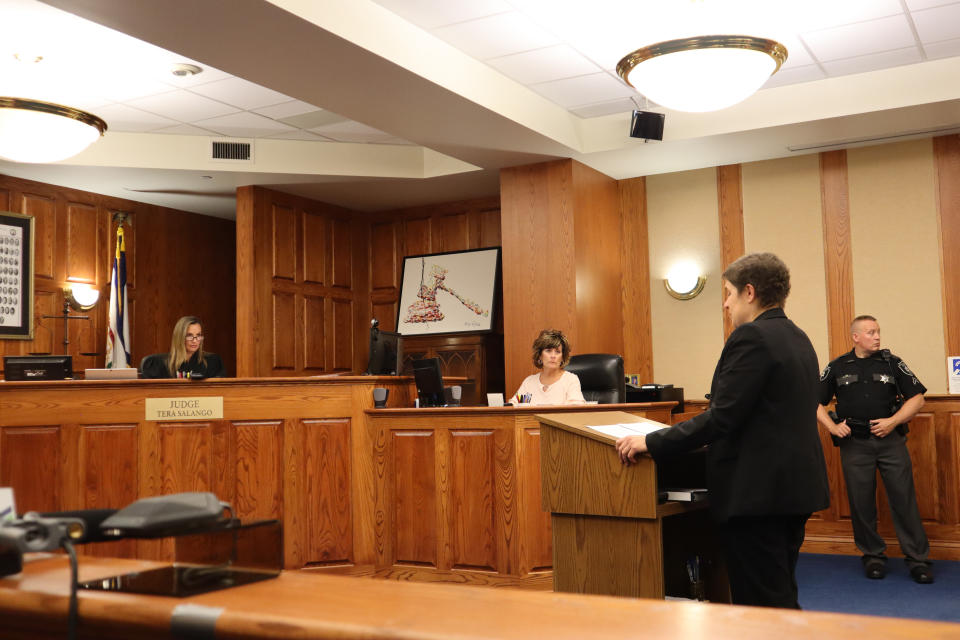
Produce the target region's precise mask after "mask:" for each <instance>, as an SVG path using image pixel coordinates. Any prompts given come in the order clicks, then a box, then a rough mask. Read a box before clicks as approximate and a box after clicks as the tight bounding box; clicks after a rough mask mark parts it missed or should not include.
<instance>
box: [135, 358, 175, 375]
mask: <svg viewBox="0 0 960 640" xmlns="http://www.w3.org/2000/svg"><path fill="white" fill-rule="evenodd" d="M167 355H169V354H166V353H151V354H150V355H149V356H144V357H143V360H141V361H140V377H141V378H169V377H170V374H169V373H168V372H167Z"/></svg>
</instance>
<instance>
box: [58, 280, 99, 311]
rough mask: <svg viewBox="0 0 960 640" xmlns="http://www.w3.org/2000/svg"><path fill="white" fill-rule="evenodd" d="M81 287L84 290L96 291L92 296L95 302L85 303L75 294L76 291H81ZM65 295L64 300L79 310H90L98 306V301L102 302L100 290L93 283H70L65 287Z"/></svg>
mask: <svg viewBox="0 0 960 640" xmlns="http://www.w3.org/2000/svg"><path fill="white" fill-rule="evenodd" d="M81 289H82V290H84V291H88V292H90V293H96V295H95V296H92V297H93V302H90V303H87V304H84V303H83V302H82V301H81V300H79V299H78V298H77V296H76V295H74V294H75V291H79V290H81ZM63 297H64V300H65V301H66V302H67V304H69V305H70V306H71V307H73V308H74V309H76V310H77V311H89V310H90V309H93V308H94V307H95V306H97V303H98V302H100V291H99V290H98V289H97V288H96V287H94V286H92V285H88V284H73V283H70V284H67V285H66V286H64V287H63ZM81 297H82V296H81Z"/></svg>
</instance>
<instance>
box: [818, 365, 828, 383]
mask: <svg viewBox="0 0 960 640" xmlns="http://www.w3.org/2000/svg"><path fill="white" fill-rule="evenodd" d="M829 375H830V365H827V366H826V368H825V369H824V370H823V373H821V374H820V382H823V381H824V380H826V379H827V376H829Z"/></svg>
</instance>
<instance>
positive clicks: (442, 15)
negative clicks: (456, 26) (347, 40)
mask: <svg viewBox="0 0 960 640" xmlns="http://www.w3.org/2000/svg"><path fill="white" fill-rule="evenodd" d="M374 1H375V2H376V3H377V4H379V5H380V6H382V7H383V8H385V9H387V10H389V11H392V12H393V13H395V14H397V15H398V16H400V17H401V18H403V19H404V20H406V21H407V22H412V23H413V24H415V25H417V26H418V27H420V28H421V29H435V28H437V27H441V26H443V25H446V24H453V23H455V22H466V21H467V20H475V19H477V18H482V17H484V16H490V15H493V14H495V13H503V12H504V11H511V10H512V9H513V7H511V6H510V5H509V4H508V3H507V2H504V0H374Z"/></svg>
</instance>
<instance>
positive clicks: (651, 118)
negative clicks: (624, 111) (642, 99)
mask: <svg viewBox="0 0 960 640" xmlns="http://www.w3.org/2000/svg"><path fill="white" fill-rule="evenodd" d="M665 120H666V115H665V114H663V113H656V112H654V111H638V110H636V109H634V110H633V117H632V118H631V119H630V137H631V138H643V139H644V140H663V123H664V121H665Z"/></svg>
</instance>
